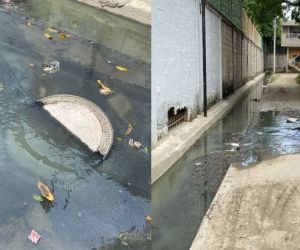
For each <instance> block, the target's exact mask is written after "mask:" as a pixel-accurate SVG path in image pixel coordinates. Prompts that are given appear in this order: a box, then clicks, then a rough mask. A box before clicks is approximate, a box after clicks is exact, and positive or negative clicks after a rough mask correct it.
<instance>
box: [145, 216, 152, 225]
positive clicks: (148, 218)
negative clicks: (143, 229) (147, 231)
mask: <svg viewBox="0 0 300 250" xmlns="http://www.w3.org/2000/svg"><path fill="white" fill-rule="evenodd" d="M146 221H147V222H148V223H149V224H151V223H152V217H151V216H149V215H147V216H146Z"/></svg>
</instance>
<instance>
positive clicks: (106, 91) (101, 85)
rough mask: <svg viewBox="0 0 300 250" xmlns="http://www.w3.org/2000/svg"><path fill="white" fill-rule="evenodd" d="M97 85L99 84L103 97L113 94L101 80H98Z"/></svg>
mask: <svg viewBox="0 0 300 250" xmlns="http://www.w3.org/2000/svg"><path fill="white" fill-rule="evenodd" d="M97 83H98V84H99V87H100V91H99V92H100V94H102V95H109V94H111V89H110V88H109V87H107V86H106V85H105V84H104V83H103V82H102V81H101V80H97Z"/></svg>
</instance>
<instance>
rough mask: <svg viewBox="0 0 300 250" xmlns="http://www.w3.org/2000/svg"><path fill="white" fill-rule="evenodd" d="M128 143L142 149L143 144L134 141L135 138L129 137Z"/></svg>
mask: <svg viewBox="0 0 300 250" xmlns="http://www.w3.org/2000/svg"><path fill="white" fill-rule="evenodd" d="M128 144H129V146H130V147H132V148H136V149H141V147H142V144H141V143H140V142H138V141H134V140H133V139H129V142H128Z"/></svg>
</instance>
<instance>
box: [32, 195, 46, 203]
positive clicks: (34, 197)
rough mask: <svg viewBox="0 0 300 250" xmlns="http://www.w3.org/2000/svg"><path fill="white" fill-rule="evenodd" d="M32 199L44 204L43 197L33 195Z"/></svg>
mask: <svg viewBox="0 0 300 250" xmlns="http://www.w3.org/2000/svg"><path fill="white" fill-rule="evenodd" d="M32 197H33V199H34V200H36V201H39V202H43V201H44V199H43V197H42V196H40V195H37V194H33V195H32Z"/></svg>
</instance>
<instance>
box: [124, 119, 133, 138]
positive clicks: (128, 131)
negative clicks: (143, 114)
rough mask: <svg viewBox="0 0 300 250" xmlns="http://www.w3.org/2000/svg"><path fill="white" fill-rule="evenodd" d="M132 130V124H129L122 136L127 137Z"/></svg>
mask: <svg viewBox="0 0 300 250" xmlns="http://www.w3.org/2000/svg"><path fill="white" fill-rule="evenodd" d="M132 129H133V124H132V123H131V122H130V123H129V125H128V128H127V130H126V132H125V133H124V135H126V136H127V135H129V134H130V133H131V131H132Z"/></svg>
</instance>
